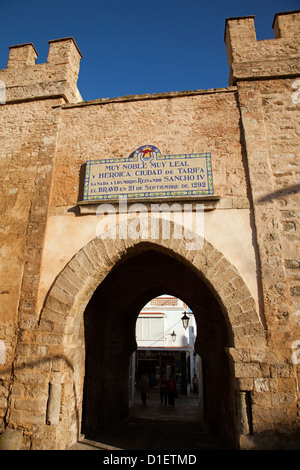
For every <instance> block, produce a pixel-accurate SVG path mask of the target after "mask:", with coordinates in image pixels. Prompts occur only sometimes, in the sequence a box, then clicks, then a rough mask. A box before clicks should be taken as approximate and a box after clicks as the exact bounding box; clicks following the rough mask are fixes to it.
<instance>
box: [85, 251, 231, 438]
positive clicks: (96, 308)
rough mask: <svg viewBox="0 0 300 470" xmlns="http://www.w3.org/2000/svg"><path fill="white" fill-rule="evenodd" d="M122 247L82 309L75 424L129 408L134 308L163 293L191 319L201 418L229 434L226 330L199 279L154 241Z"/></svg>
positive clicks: (93, 429) (92, 428)
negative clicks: (199, 369)
mask: <svg viewBox="0 0 300 470" xmlns="http://www.w3.org/2000/svg"><path fill="white" fill-rule="evenodd" d="M136 250H137V248H135V249H134V250H133V251H132V252H131V251H130V250H129V251H128V252H127V254H126V256H124V257H123V258H122V259H121V260H120V261H119V262H118V263H117V264H116V265H115V266H114V268H113V269H112V270H111V272H110V273H109V274H108V275H107V277H106V278H105V279H104V280H103V281H102V283H101V284H100V285H99V286H98V288H97V289H96V290H95V292H94V294H93V296H92V298H91V300H90V302H89V304H88V305H87V307H86V310H85V314H84V332H85V356H86V359H85V379H84V391H83V409H82V429H81V432H82V433H83V434H84V435H85V436H86V437H88V438H95V437H96V436H97V433H98V432H99V430H101V429H103V428H105V427H107V426H111V425H113V424H115V423H117V422H118V421H120V420H122V419H123V418H125V417H127V416H128V413H129V387H128V371H129V364H130V357H131V355H132V354H133V353H134V352H135V351H136V349H137V343H136V338H135V327H136V320H137V317H138V315H139V312H140V311H141V309H142V307H143V306H144V305H145V304H146V303H147V302H149V301H150V300H151V299H152V298H154V297H157V296H159V295H161V294H164V293H165V292H168V293H170V294H171V295H174V296H175V297H178V298H180V299H182V300H183V301H184V302H185V303H186V304H187V305H189V306H190V308H191V309H192V311H193V313H194V315H195V318H196V321H197V330H198V334H197V339H196V343H195V351H196V353H197V354H199V356H201V358H202V361H203V374H204V378H203V380H204V400H205V416H204V419H205V422H206V424H207V427H208V430H209V431H210V432H213V433H219V434H220V433H221V434H222V435H225V436H227V438H230V439H231V440H235V435H236V406H235V395H234V391H233V390H234V387H233V374H232V370H231V365H230V363H229V360H228V356H227V354H226V351H225V348H226V347H228V346H231V345H232V344H231V331H230V330H229V328H228V326H227V322H226V321H225V317H224V313H223V312H222V309H221V307H220V305H219V304H218V302H217V300H216V297H215V296H214V295H213V293H212V292H211V290H210V289H209V287H208V286H207V285H206V283H205V282H204V281H203V280H202V279H201V278H200V275H199V273H198V272H196V271H195V270H194V269H193V268H192V266H190V265H188V263H187V262H185V261H184V260H182V259H179V258H178V257H175V256H174V255H173V253H169V252H167V253H165V252H163V251H161V249H160V247H159V246H156V245H152V244H140V245H139V251H138V252H137V251H136Z"/></svg>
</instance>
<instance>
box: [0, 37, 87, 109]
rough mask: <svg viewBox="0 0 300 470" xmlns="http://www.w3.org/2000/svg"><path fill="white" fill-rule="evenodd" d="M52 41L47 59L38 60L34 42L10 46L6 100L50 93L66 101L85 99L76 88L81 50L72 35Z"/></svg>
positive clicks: (4, 74)
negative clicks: (43, 60)
mask: <svg viewBox="0 0 300 470" xmlns="http://www.w3.org/2000/svg"><path fill="white" fill-rule="evenodd" d="M48 42H49V51H48V58H47V62H46V63H42V64H36V59H37V56H38V53H37V51H36V49H35V47H34V45H33V44H32V43H26V44H19V45H15V46H11V47H10V48H9V57H8V62H7V67H6V69H3V70H0V80H2V82H4V83H5V87H6V103H7V104H8V103H10V102H14V101H22V100H29V99H31V100H32V99H41V98H48V97H51V98H52V97H63V98H64V99H65V101H66V102H67V103H77V102H79V101H82V98H81V96H80V93H79V91H78V89H77V80H78V73H79V66H80V60H81V58H82V54H81V52H80V50H79V48H78V46H77V44H76V42H75V41H74V39H73V38H72V37H67V38H62V39H54V40H51V41H48Z"/></svg>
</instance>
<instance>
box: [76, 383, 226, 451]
mask: <svg viewBox="0 0 300 470" xmlns="http://www.w3.org/2000/svg"><path fill="white" fill-rule="evenodd" d="M199 419H200V412H199V407H198V401H197V399H196V398H194V397H193V396H191V397H179V398H178V399H176V403H175V407H174V408H172V407H169V406H165V405H161V404H160V398H159V396H158V393H157V392H152V393H151V394H150V398H149V399H148V400H147V404H146V405H142V404H141V400H140V398H139V395H137V397H136V401H135V404H134V406H133V408H132V409H131V412H130V416H129V418H128V419H127V420H125V421H123V422H122V423H120V424H118V425H115V426H113V427H111V428H110V429H107V430H105V431H103V432H101V434H99V436H97V438H96V439H95V441H88V440H83V441H82V442H80V443H77V444H75V445H74V446H73V447H72V450H101V449H102V450H112V449H122V450H177V451H180V450H214V449H222V448H223V447H222V443H220V442H217V440H216V439H213V438H212V437H211V436H209V435H208V434H207V433H205V432H204V430H203V429H202V427H201V424H200V421H199Z"/></svg>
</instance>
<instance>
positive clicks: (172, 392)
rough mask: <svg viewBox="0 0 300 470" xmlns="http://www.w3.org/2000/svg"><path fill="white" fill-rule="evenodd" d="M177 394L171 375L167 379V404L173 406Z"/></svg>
mask: <svg viewBox="0 0 300 470" xmlns="http://www.w3.org/2000/svg"><path fill="white" fill-rule="evenodd" d="M176 396H177V388H176V382H175V379H174V376H173V375H171V376H170V378H169V381H168V404H169V406H175V397H176Z"/></svg>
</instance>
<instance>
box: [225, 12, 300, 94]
mask: <svg viewBox="0 0 300 470" xmlns="http://www.w3.org/2000/svg"><path fill="white" fill-rule="evenodd" d="M254 20H255V17H254V16H245V17H237V18H227V19H226V25H225V38H224V40H225V44H226V49H227V55H228V62H229V66H230V76H229V84H230V85H233V84H235V83H236V82H237V81H238V80H249V79H258V78H267V77H275V76H276V77H279V76H293V75H294V76H297V75H299V74H300V10H297V11H292V12H285V13H276V15H275V17H274V21H273V26H272V27H273V30H274V35H275V38H274V39H267V40H262V41H258V40H257V38H256V30H255V24H254Z"/></svg>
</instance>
